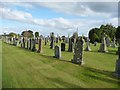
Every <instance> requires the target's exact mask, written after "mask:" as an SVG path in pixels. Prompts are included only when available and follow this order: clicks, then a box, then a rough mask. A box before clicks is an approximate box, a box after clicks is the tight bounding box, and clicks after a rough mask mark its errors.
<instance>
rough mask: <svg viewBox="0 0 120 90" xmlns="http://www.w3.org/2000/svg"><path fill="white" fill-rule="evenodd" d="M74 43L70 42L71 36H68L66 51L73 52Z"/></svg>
mask: <svg viewBox="0 0 120 90" xmlns="http://www.w3.org/2000/svg"><path fill="white" fill-rule="evenodd" d="M73 49H74V43H73V42H72V40H71V38H69V45H68V52H73V51H74V50H73Z"/></svg>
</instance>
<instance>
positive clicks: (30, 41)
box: [29, 38, 32, 50]
mask: <svg viewBox="0 0 120 90" xmlns="http://www.w3.org/2000/svg"><path fill="white" fill-rule="evenodd" d="M31 44H32V39H31V38H30V39H29V50H31Z"/></svg>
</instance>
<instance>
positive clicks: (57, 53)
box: [54, 45, 61, 58]
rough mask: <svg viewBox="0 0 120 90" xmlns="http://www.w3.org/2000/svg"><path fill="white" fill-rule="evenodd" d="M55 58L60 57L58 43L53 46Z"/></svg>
mask: <svg viewBox="0 0 120 90" xmlns="http://www.w3.org/2000/svg"><path fill="white" fill-rule="evenodd" d="M54 53H55V56H54V57H55V58H61V48H60V46H58V45H56V46H55V52H54Z"/></svg>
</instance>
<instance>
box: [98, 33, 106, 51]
mask: <svg viewBox="0 0 120 90" xmlns="http://www.w3.org/2000/svg"><path fill="white" fill-rule="evenodd" d="M102 38H103V39H102V43H101V44H100V48H99V50H98V52H104V53H105V52H108V51H107V46H106V40H105V34H103V37H102Z"/></svg>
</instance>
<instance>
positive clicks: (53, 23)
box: [0, 2, 118, 35]
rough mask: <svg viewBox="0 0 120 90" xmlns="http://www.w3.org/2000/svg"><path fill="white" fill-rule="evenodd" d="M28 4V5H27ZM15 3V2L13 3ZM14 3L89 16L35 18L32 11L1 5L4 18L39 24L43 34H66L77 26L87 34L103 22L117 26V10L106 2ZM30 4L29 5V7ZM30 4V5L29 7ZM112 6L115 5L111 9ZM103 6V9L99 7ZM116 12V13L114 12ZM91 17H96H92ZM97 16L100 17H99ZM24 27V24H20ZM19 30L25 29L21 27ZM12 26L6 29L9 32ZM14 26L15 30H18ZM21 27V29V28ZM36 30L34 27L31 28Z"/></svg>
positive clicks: (0, 11)
mask: <svg viewBox="0 0 120 90" xmlns="http://www.w3.org/2000/svg"><path fill="white" fill-rule="evenodd" d="M25 4H26V5H25ZM12 5H13V3H12ZM14 5H15V6H16V5H21V7H25V8H31V7H41V6H42V7H46V8H49V9H52V10H54V11H56V12H61V13H65V14H68V15H75V16H85V17H88V18H77V19H65V18H63V17H58V18H50V19H42V18H35V17H33V16H32V14H31V13H28V12H24V11H18V10H15V9H11V8H10V7H9V6H4V7H0V13H2V19H7V20H11V21H18V22H22V23H28V24H30V25H33V24H34V25H37V26H40V27H38V28H36V29H38V30H39V28H41V29H40V31H41V32H42V33H43V34H49V33H50V32H51V31H54V32H56V33H60V34H63V33H65V34H66V35H67V34H68V33H69V34H70V33H73V32H75V31H76V28H77V27H78V28H79V34H80V35H81V34H84V35H87V33H88V31H89V30H90V29H91V28H93V27H98V26H100V25H101V24H107V23H112V24H113V25H116V26H117V23H118V22H117V21H118V19H117V17H116V13H117V12H116V10H114V7H116V6H114V5H113V6H111V4H109V3H106V4H104V5H102V4H101V5H99V3H94V4H92V5H91V4H90V3H76V2H72V3H71V2H67V3H62V2H61V3H58V2H49V3H47V2H42V3H17V4H16V3H14ZM27 6H28V7H27ZM29 6H30V7H29ZM110 7H113V8H112V9H110ZM99 8H101V9H99ZM113 12H114V13H113ZM91 17H95V19H92V18H91ZM96 17H100V18H99V19H97V18H96ZM102 17H106V19H101V18H102ZM20 27H22V26H20ZM20 27H19V30H18V32H20V31H21V30H23V28H20ZM10 29H11V28H8V29H4V30H5V31H6V32H8V31H9V30H10ZM15 29H18V28H14V29H13V28H12V30H13V31H16V30H15ZM20 29H21V30H20ZM31 29H32V30H34V28H31ZM9 32H10V31H9Z"/></svg>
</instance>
